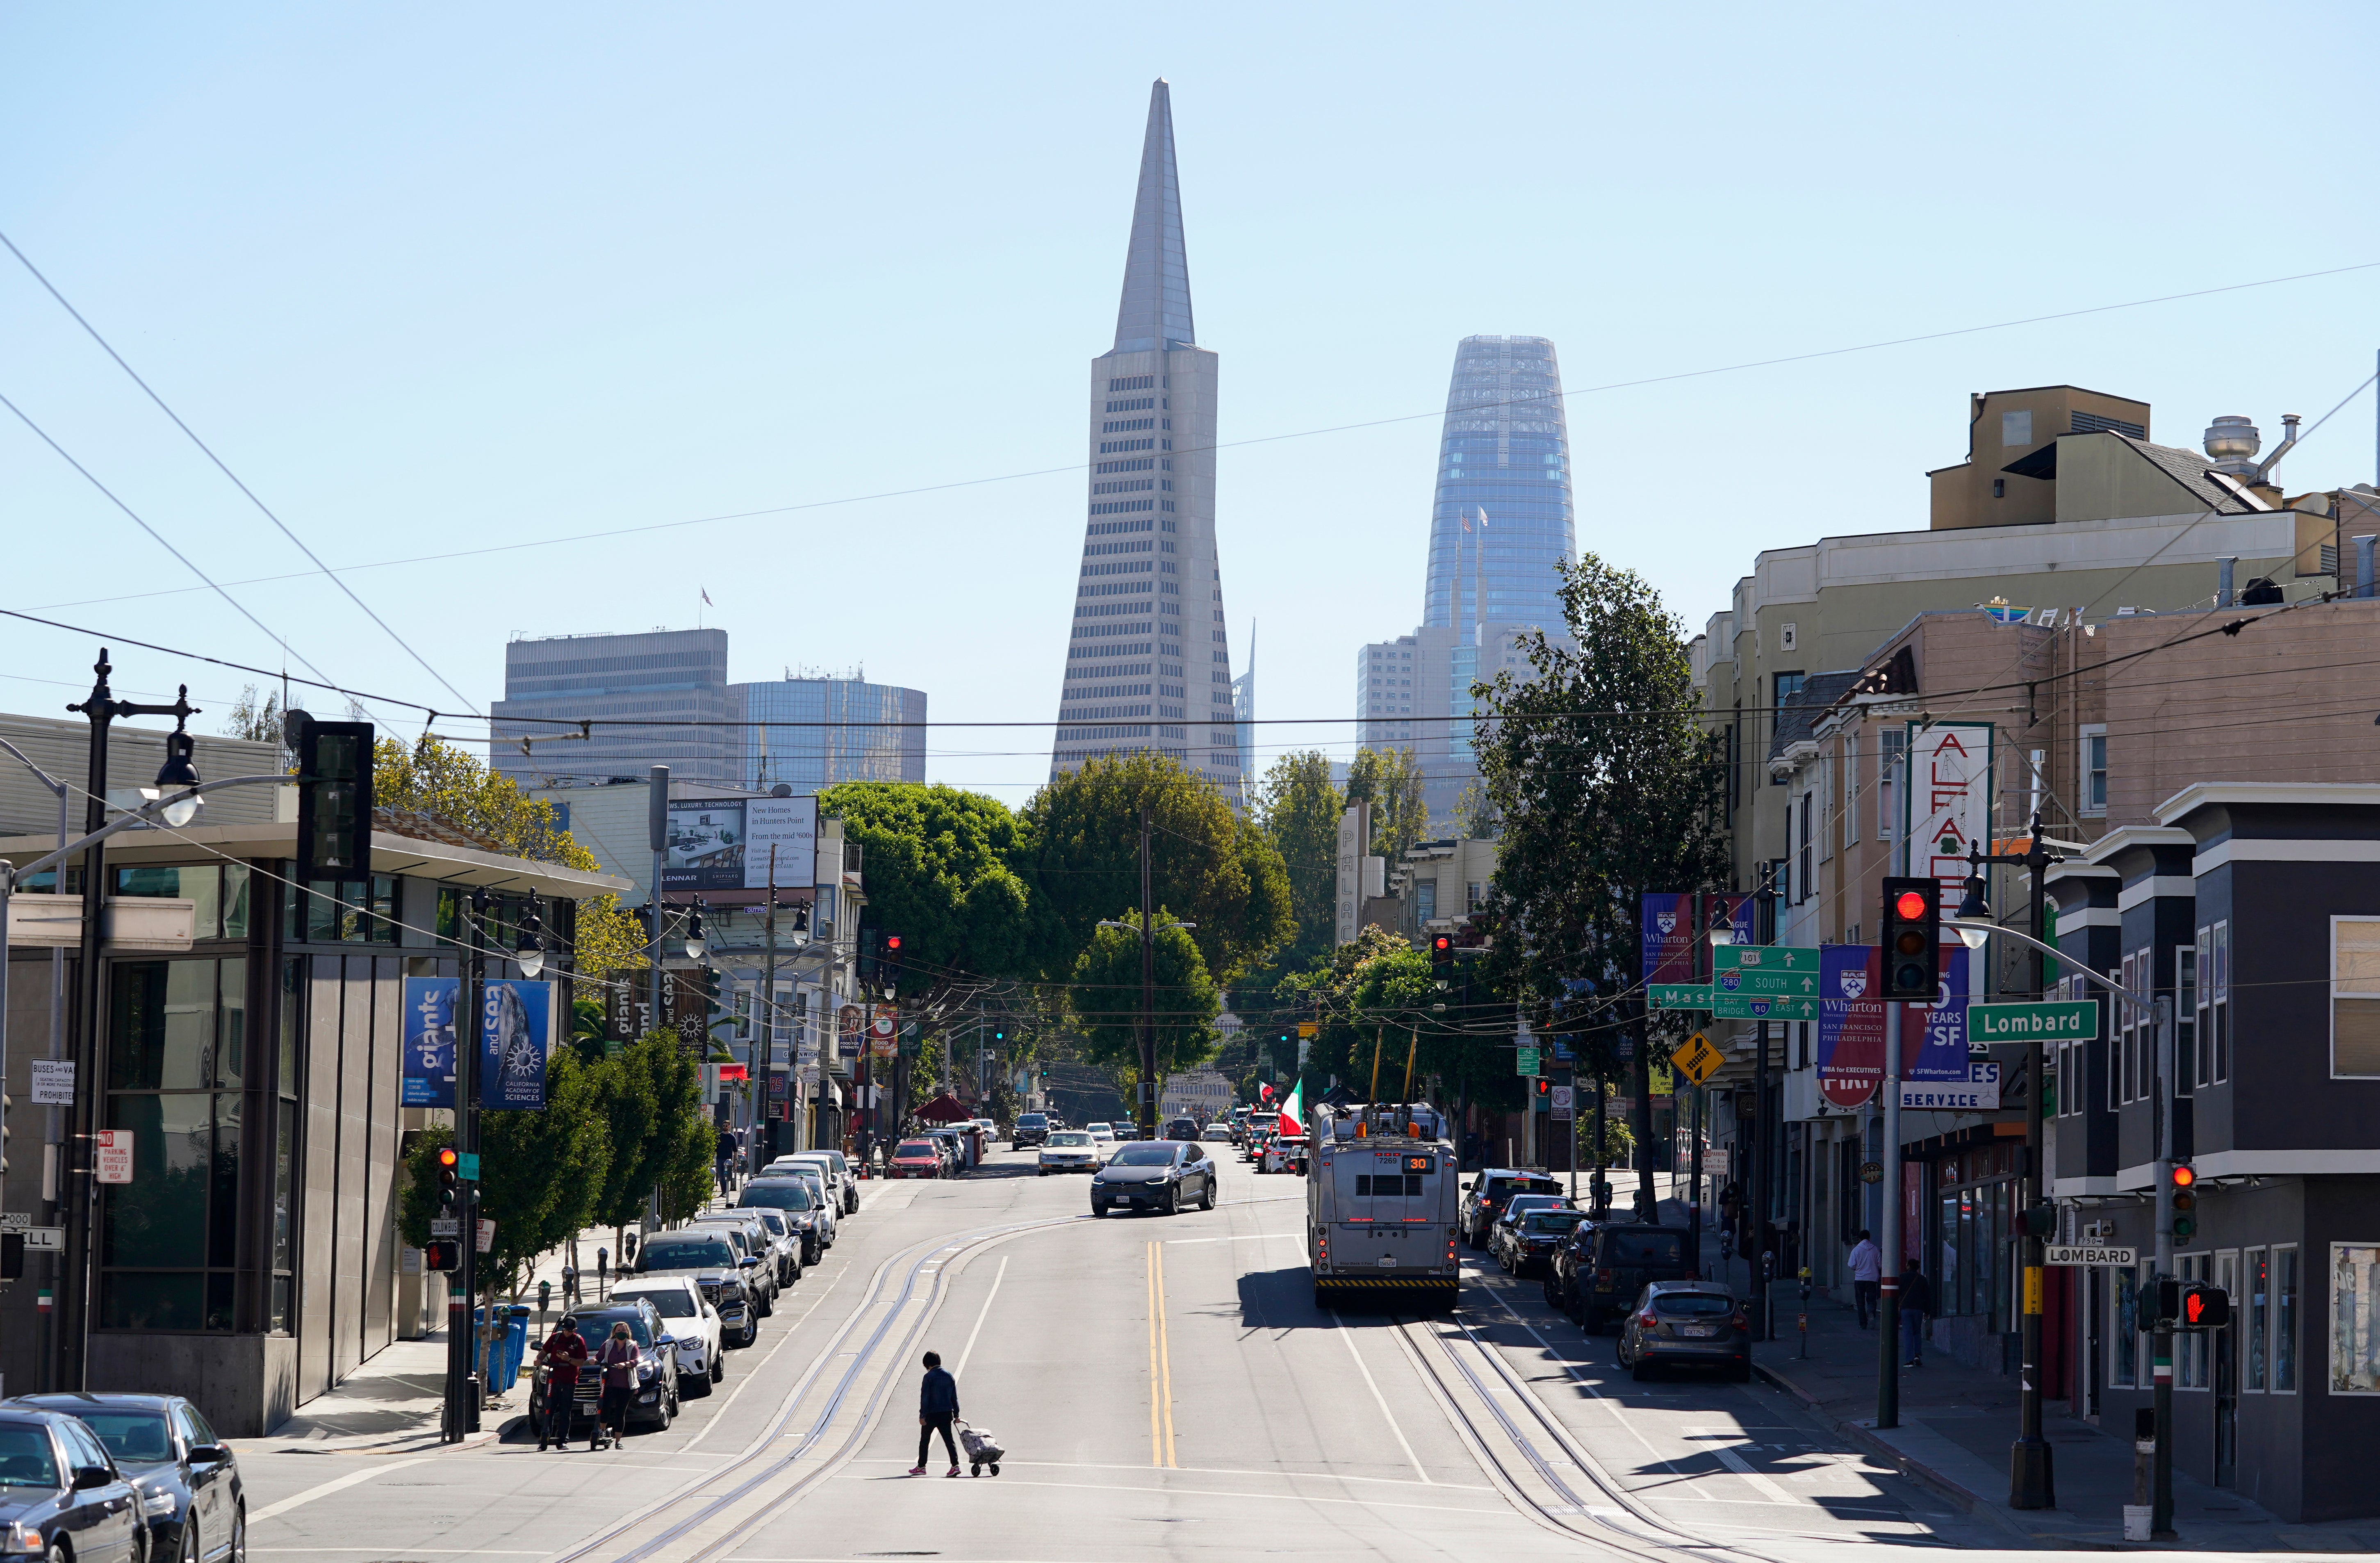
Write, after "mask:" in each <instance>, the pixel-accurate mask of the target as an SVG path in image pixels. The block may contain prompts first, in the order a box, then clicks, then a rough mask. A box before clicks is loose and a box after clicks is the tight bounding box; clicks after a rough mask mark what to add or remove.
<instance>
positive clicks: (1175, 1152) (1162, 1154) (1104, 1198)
mask: <svg viewBox="0 0 2380 1563" xmlns="http://www.w3.org/2000/svg"><path fill="white" fill-rule="evenodd" d="M1193 1204H1195V1205H1197V1206H1200V1207H1201V1208H1204V1209H1208V1210H1212V1209H1214V1208H1215V1164H1214V1162H1213V1161H1211V1160H1209V1159H1208V1156H1207V1153H1206V1151H1205V1150H1203V1149H1201V1148H1200V1146H1199V1145H1198V1144H1197V1142H1196V1141H1195V1140H1192V1141H1180V1140H1135V1141H1134V1142H1133V1143H1132V1144H1130V1145H1123V1146H1120V1147H1118V1149H1117V1151H1116V1153H1115V1155H1113V1156H1111V1157H1108V1162H1107V1165H1106V1166H1104V1167H1102V1168H1100V1169H1099V1170H1098V1171H1097V1172H1094V1173H1092V1174H1091V1214H1092V1215H1094V1216H1104V1215H1106V1214H1107V1213H1108V1211H1109V1209H1110V1208H1111V1207H1112V1206H1123V1208H1124V1209H1127V1210H1161V1211H1163V1212H1164V1213H1165V1214H1166V1215H1168V1216H1171V1215H1172V1214H1174V1213H1175V1212H1176V1211H1178V1210H1180V1209H1181V1208H1182V1207H1183V1206H1185V1205H1193Z"/></svg>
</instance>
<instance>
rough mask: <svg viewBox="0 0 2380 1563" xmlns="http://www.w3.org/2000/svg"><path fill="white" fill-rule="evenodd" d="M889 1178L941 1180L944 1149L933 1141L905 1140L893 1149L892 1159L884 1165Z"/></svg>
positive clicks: (885, 1173)
mask: <svg viewBox="0 0 2380 1563" xmlns="http://www.w3.org/2000/svg"><path fill="white" fill-rule="evenodd" d="M884 1175H885V1176H886V1177H888V1178H939V1177H941V1175H942V1149H941V1146H940V1145H936V1144H934V1142H933V1141H931V1140H904V1141H902V1142H901V1143H900V1144H899V1145H894V1146H893V1147H892V1159H891V1160H889V1161H887V1162H886V1163H885V1164H884Z"/></svg>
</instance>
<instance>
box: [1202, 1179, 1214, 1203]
mask: <svg viewBox="0 0 2380 1563" xmlns="http://www.w3.org/2000/svg"><path fill="white" fill-rule="evenodd" d="M1198 1208H1199V1209H1201V1210H1212V1209H1214V1208H1215V1180H1214V1179H1212V1178H1209V1179H1208V1180H1207V1187H1206V1189H1205V1191H1204V1192H1203V1193H1200V1194H1199V1195H1198Z"/></svg>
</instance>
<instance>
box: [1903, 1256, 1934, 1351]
mask: <svg viewBox="0 0 2380 1563" xmlns="http://www.w3.org/2000/svg"><path fill="white" fill-rule="evenodd" d="M1933 1312H1934V1285H1933V1283H1932V1282H1931V1281H1928V1280H1927V1279H1926V1278H1925V1271H1924V1270H1923V1269H1921V1268H1920V1267H1919V1266H1918V1264H1917V1260H1916V1258H1915V1257H1914V1256H1912V1257H1911V1259H1910V1261H1909V1263H1908V1264H1906V1265H1904V1266H1901V1270H1900V1347H1901V1351H1902V1352H1903V1353H1904V1354H1905V1355H1906V1357H1907V1359H1908V1365H1909V1366H1911V1367H1924V1366H1925V1319H1926V1315H1929V1314H1931V1313H1933Z"/></svg>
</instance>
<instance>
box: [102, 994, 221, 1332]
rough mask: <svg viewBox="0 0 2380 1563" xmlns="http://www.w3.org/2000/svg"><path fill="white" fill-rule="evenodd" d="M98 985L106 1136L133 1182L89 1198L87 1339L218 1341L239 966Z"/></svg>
mask: <svg viewBox="0 0 2380 1563" xmlns="http://www.w3.org/2000/svg"><path fill="white" fill-rule="evenodd" d="M110 975H111V977H112V980H113V982H114V994H113V1003H112V1005H111V1008H110V1012H109V1016H108V1038H107V1102H106V1112H107V1126H108V1127H109V1128H111V1129H119V1130H129V1131H130V1132H131V1134H132V1146H133V1152H132V1165H133V1181H131V1182H129V1183H124V1184H115V1185H111V1186H109V1187H106V1188H104V1189H103V1190H102V1191H101V1193H102V1202H101V1206H100V1237H99V1246H100V1264H101V1266H102V1272H101V1280H100V1307H99V1321H98V1322H99V1327H101V1328H103V1329H143V1330H228V1329H230V1328H231V1327H232V1323H233V1321H232V1299H233V1275H234V1267H235V1266H236V1265H237V1262H238V1254H239V1242H238V1238H239V1159H240V1109H241V1104H242V1097H241V1092H240V1086H241V1084H242V1077H243V1075H244V1074H245V1072H246V1067H247V1055H248V963H247V962H246V961H244V960H238V959H234V960H228V961H217V960H206V959H201V960H183V961H124V962H119V963H116V965H115V968H114V970H113V971H112V973H111V974H110Z"/></svg>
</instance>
